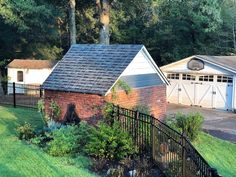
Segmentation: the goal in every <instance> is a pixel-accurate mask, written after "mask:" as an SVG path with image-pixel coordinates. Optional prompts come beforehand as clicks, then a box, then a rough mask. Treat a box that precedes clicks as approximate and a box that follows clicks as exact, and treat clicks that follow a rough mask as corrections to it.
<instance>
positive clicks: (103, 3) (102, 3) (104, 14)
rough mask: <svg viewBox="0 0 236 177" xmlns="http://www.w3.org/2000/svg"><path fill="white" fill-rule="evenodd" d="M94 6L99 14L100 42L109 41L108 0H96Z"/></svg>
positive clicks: (107, 42) (106, 42) (105, 42)
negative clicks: (100, 25)
mask: <svg viewBox="0 0 236 177" xmlns="http://www.w3.org/2000/svg"><path fill="white" fill-rule="evenodd" d="M96 8H97V11H98V13H99V15H100V23H101V24H102V27H101V29H100V38H99V41H100V44H109V43H110V34H109V23H110V4H109V2H108V0H96Z"/></svg>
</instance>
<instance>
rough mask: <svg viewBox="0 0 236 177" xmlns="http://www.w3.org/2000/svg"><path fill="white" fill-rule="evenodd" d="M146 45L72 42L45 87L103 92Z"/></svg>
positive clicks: (82, 91) (60, 89) (83, 91)
mask: <svg viewBox="0 0 236 177" xmlns="http://www.w3.org/2000/svg"><path fill="white" fill-rule="evenodd" d="M142 47H143V45H100V44H75V45H72V46H71V48H70V49H69V51H68V52H67V53H66V55H65V56H64V57H63V59H62V60H61V61H60V62H59V63H58V64H57V66H56V68H55V69H54V70H53V72H52V73H51V74H50V76H49V77H48V78H47V80H46V81H45V82H44V83H43V88H44V89H49V90H59V91H71V92H81V93H93V94H100V95H104V94H105V93H106V92H107V91H108V90H109V89H110V88H111V87H112V85H113V84H114V83H115V81H116V80H117V79H118V77H119V76H120V75H121V73H122V72H123V71H124V70H125V68H126V67H127V66H128V65H129V63H130V62H131V61H132V60H133V59H134V57H135V56H136V55H137V53H138V52H139V51H140V50H141V49H142Z"/></svg>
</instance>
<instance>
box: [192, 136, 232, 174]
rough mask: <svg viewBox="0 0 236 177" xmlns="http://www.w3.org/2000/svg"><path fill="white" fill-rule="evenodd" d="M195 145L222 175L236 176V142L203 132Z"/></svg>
mask: <svg viewBox="0 0 236 177" xmlns="http://www.w3.org/2000/svg"><path fill="white" fill-rule="evenodd" d="M194 146H195V147H196V149H197V150H198V151H199V152H200V153H201V154H202V156H203V157H204V158H205V159H206V160H207V161H208V163H209V164H210V165H211V166H212V167H214V168H216V169H217V170H218V172H219V174H220V175H222V176H223V177H235V176H236V144H233V143H230V142H228V141H224V140H220V139H218V138H215V137H212V136H211V135H208V134H206V133H201V134H200V136H199V138H198V140H196V141H195V142H194Z"/></svg>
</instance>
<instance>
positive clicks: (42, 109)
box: [37, 99, 49, 125]
mask: <svg viewBox="0 0 236 177" xmlns="http://www.w3.org/2000/svg"><path fill="white" fill-rule="evenodd" d="M37 107H38V112H39V113H40V114H41V117H42V120H43V123H44V124H45V125H47V121H48V120H49V117H48V115H46V114H45V102H44V100H43V99H41V100H39V101H38V103H37Z"/></svg>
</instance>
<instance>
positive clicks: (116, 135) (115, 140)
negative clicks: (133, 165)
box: [85, 122, 135, 160]
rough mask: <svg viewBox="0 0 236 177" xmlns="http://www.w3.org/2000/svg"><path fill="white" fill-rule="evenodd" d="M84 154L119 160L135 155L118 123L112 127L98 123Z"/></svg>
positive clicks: (133, 148)
mask: <svg viewBox="0 0 236 177" xmlns="http://www.w3.org/2000/svg"><path fill="white" fill-rule="evenodd" d="M85 152H86V153H87V154H89V155H90V156H94V157H97V158H99V159H104V158H105V159H108V160H119V159H122V158H124V157H126V156H128V155H131V154H133V153H135V147H134V145H133V142H132V139H131V137H130V136H129V135H128V133H126V132H123V131H122V130H121V128H120V125H119V123H118V122H114V124H113V125H112V126H109V125H107V124H105V123H103V122H100V123H99V125H98V127H97V130H96V131H94V132H93V134H92V135H91V141H90V142H88V144H87V145H86V146H85Z"/></svg>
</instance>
